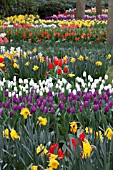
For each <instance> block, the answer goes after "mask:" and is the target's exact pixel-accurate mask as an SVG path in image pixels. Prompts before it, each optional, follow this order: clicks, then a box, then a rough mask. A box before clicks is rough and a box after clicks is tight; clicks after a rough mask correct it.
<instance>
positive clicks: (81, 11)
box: [76, 0, 85, 19]
mask: <svg viewBox="0 0 113 170" xmlns="http://www.w3.org/2000/svg"><path fill="white" fill-rule="evenodd" d="M84 17H85V0H78V1H77V3H76V19H84Z"/></svg>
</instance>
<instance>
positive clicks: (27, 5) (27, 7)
mask: <svg viewBox="0 0 113 170" xmlns="http://www.w3.org/2000/svg"><path fill="white" fill-rule="evenodd" d="M26 12H27V14H29V3H28V0H26Z"/></svg>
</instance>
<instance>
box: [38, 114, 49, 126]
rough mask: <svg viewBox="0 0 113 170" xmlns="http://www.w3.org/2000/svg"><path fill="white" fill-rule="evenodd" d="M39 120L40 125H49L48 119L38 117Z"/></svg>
mask: <svg viewBox="0 0 113 170" xmlns="http://www.w3.org/2000/svg"><path fill="white" fill-rule="evenodd" d="M38 120H39V124H40V125H44V126H45V125H46V124H47V119H46V118H43V117H41V116H39V117H38Z"/></svg>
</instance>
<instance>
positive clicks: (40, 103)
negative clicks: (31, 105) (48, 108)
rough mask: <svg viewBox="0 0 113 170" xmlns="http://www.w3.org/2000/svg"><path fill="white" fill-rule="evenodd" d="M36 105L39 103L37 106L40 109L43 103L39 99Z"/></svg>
mask: <svg viewBox="0 0 113 170" xmlns="http://www.w3.org/2000/svg"><path fill="white" fill-rule="evenodd" d="M36 103H37V106H38V107H40V106H41V105H42V102H41V100H40V99H37V101H36Z"/></svg>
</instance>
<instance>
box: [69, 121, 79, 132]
mask: <svg viewBox="0 0 113 170" xmlns="http://www.w3.org/2000/svg"><path fill="white" fill-rule="evenodd" d="M69 124H70V131H71V132H73V133H74V134H75V133H76V132H77V123H76V122H70V123H69Z"/></svg>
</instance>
